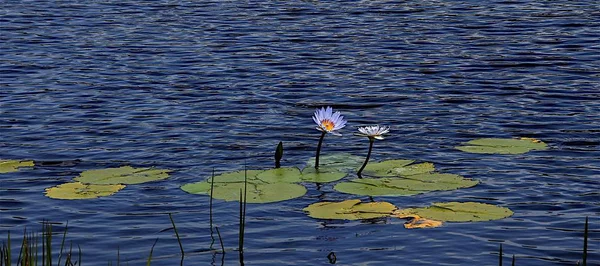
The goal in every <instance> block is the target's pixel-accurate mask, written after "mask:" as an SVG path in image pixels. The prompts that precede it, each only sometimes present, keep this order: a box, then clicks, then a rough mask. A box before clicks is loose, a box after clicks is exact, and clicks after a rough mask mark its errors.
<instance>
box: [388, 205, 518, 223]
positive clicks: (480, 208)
mask: <svg viewBox="0 0 600 266" xmlns="http://www.w3.org/2000/svg"><path fill="white" fill-rule="evenodd" d="M410 215H416V216H419V217H424V218H428V219H432V220H437V221H446V222H478V221H491V220H499V219H503V218H506V217H509V216H511V215H513V212H512V211H511V210H510V209H508V208H504V207H499V206H496V205H491V204H486V203H478V202H441V203H434V204H433V205H432V206H429V207H425V208H410V209H402V210H398V211H396V212H395V213H394V216H396V217H400V218H404V217H406V216H410Z"/></svg>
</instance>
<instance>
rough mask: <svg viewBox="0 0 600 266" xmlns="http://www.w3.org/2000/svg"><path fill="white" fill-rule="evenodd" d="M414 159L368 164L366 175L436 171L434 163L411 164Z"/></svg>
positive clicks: (402, 174) (407, 174)
mask: <svg viewBox="0 0 600 266" xmlns="http://www.w3.org/2000/svg"><path fill="white" fill-rule="evenodd" d="M413 162H414V161H413V160H388V161H383V162H379V163H372V164H367V166H366V167H365V169H364V170H363V173H364V175H370V176H409V175H417V174H425V173H430V172H433V171H435V167H434V166H433V164H432V163H420V164H411V163H413Z"/></svg>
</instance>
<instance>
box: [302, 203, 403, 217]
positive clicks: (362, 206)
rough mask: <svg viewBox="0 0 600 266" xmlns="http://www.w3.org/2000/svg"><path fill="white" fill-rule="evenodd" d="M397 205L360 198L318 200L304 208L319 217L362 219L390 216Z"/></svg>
mask: <svg viewBox="0 0 600 266" xmlns="http://www.w3.org/2000/svg"><path fill="white" fill-rule="evenodd" d="M396 209H397V208H396V206H394V205H393V204H391V203H388V202H365V203H362V202H361V201H360V200H359V199H354V200H345V201H341V202H327V201H325V202H318V203H313V204H311V205H309V206H308V207H306V208H304V211H305V212H308V216H310V217H313V218H317V219H341V220H361V219H372V218H379V217H385V216H389V215H390V214H392V213H393V212H394V210H396Z"/></svg>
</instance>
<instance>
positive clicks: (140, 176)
mask: <svg viewBox="0 0 600 266" xmlns="http://www.w3.org/2000/svg"><path fill="white" fill-rule="evenodd" d="M169 172H171V170H164V169H154V168H133V167H131V166H123V167H119V168H107V169H98V170H88V171H84V172H82V173H81V174H80V175H79V176H78V177H76V178H75V180H76V181H79V182H81V183H84V184H141V183H146V182H150V181H156V180H162V179H166V178H168V177H169Z"/></svg>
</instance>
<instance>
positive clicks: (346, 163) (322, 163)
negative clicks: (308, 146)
mask: <svg viewBox="0 0 600 266" xmlns="http://www.w3.org/2000/svg"><path fill="white" fill-rule="evenodd" d="M364 160H365V158H364V157H361V156H356V155H352V154H350V153H333V154H328V155H324V156H321V157H320V158H319V170H320V171H322V172H326V171H327V172H349V171H353V170H355V169H357V168H358V167H360V166H361V165H362V163H363V162H364ZM304 169H315V158H314V157H313V158H311V159H309V160H308V162H307V163H306V167H305V168H304Z"/></svg>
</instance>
